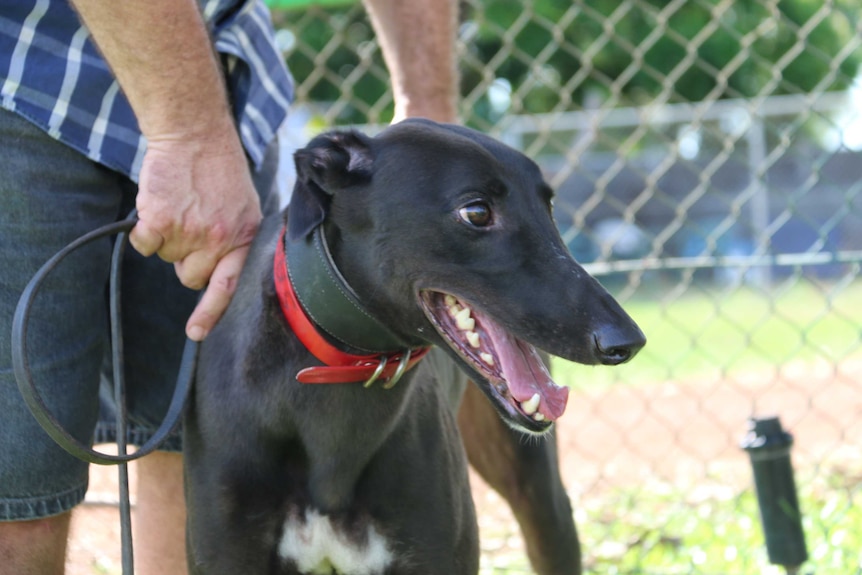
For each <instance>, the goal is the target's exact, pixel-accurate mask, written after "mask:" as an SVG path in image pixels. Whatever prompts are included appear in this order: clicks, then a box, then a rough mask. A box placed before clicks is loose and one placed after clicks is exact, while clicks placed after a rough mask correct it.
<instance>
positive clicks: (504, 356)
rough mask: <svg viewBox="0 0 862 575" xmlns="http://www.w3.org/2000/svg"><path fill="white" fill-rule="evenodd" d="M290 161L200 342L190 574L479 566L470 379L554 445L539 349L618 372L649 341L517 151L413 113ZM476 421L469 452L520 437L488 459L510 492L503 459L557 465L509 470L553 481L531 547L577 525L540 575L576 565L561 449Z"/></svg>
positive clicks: (519, 425) (558, 396)
mask: <svg viewBox="0 0 862 575" xmlns="http://www.w3.org/2000/svg"><path fill="white" fill-rule="evenodd" d="M295 161H296V168H297V184H296V187H295V189H294V192H293V197H292V199H291V203H290V207H289V209H288V211H287V212H286V216H282V217H274V218H268V219H267V220H265V221H264V223H263V225H262V226H261V230H260V232H259V234H258V237H257V238H256V240H255V243H254V245H253V247H252V250H251V253H250V255H249V258H248V262H247V264H246V267H245V270H244V272H243V275H242V278H241V279H240V284H239V287H238V289H237V293H236V295H235V296H234V298H233V302H232V303H231V306H230V308H229V309H228V311H227V313H226V315H225V316H224V317H223V318H222V320H221V321H220V322H219V324H218V325H217V326H216V328H215V329H214V330H213V331H212V333H211V334H210V335H209V337H208V338H207V340H206V341H205V342H204V344H203V346H202V348H201V352H200V360H199V366H198V372H197V379H196V384H195V385H196V387H195V392H194V397H193V400H192V402H191V406H190V409H189V412H188V415H187V416H186V420H185V425H184V430H185V431H184V433H185V450H186V451H185V453H186V455H185V457H186V490H187V503H188V509H189V541H188V545H189V566H190V570H191V572H192V573H195V574H207V575H213V574H226V575H227V574H229V575H237V574H249V575H258V574H294V573H302V574H315V575H317V574H336V573H337V574H342V575H373V574H399V575H401V574H417V575H419V574H421V575H429V574H441V575H454V574H475V573H476V572H477V571H478V565H479V551H478V535H477V526H476V518H475V511H474V507H473V501H472V499H471V495H470V488H469V485H468V477H467V463H466V458H465V453H464V449H463V447H462V444H461V440H460V435H459V429H458V425H457V424H456V421H455V413H456V410H457V407H458V403H459V401H460V400H461V398H462V395H463V393H464V389H465V386H466V385H467V383H468V377H469V378H470V379H471V380H472V381H474V382H476V385H477V386H478V388H479V389H481V390H482V391H483V392H484V394H485V395H486V396H487V401H486V402H485V403H486V405H488V404H489V405H493V407H494V408H496V411H497V412H498V414H499V416H500V420H502V421H503V422H505V423H506V424H507V425H508V426H509V427H510V428H512V429H514V430H518V432H519V433H520V432H527V433H532V434H542V433H545V432H547V431H549V429H550V428H551V426H552V424H553V422H554V420H556V419H557V418H559V417H560V415H562V413H563V411H564V409H565V405H566V399H567V392H568V390H567V389H565V388H562V387H559V386H557V385H556V384H555V383H554V382H553V381H552V380H551V378H550V376H549V375H548V372H547V370H546V369H545V368H544V366H543V362H542V360H541V357H540V355H539V353H538V352H537V349H541V350H544V351H546V352H548V353H551V354H555V355H558V356H561V357H564V358H567V359H570V360H574V361H577V362H581V363H588V364H597V363H600V364H608V365H614V364H619V363H622V362H624V361H626V360H628V359H629V358H630V357H631V356H632V355H634V354H635V353H636V352H637V351H638V350H639V349H640V348H641V347H642V346H643V345H644V343H645V339H644V336H643V334H642V333H641V331H640V330H639V329H638V327H637V326H636V325H635V323H634V322H633V321H632V320H631V318H629V316H628V315H626V313H625V312H624V311H623V310H622V309H621V308H620V306H619V305H618V304H617V303H616V301H615V300H614V299H613V298H612V297H611V296H610V295H608V293H607V292H606V291H605V290H604V289H603V288H602V287H601V286H600V285H599V284H598V282H596V281H595V280H594V279H593V278H592V277H590V276H589V275H588V274H587V273H586V272H585V271H584V270H583V269H582V268H581V267H580V266H579V265H578V264H577V263H575V261H574V260H573V259H572V258H571V257H570V256H569V254H568V253H567V251H566V248H565V246H564V245H563V243H562V241H561V239H560V237H559V234H558V232H557V230H556V228H555V226H554V224H553V220H552V216H551V196H552V192H551V189H550V188H549V186H548V185H547V184H546V183H545V182H544V180H543V178H542V176H541V174H540V171H539V169H538V167H537V166H536V164H534V163H533V162H532V161H530V160H529V159H528V158H527V157H525V156H524V155H522V154H520V153H519V152H516V151H515V150H513V149H511V148H508V147H506V146H504V145H503V144H501V143H499V142H497V141H495V140H493V139H491V138H489V137H487V136H484V135H482V134H480V133H477V132H474V131H472V130H469V129H466V128H462V127H457V126H451V125H439V124H435V123H433V122H429V121H424V120H411V121H406V122H402V123H400V124H397V125H395V126H392V127H390V128H388V129H387V130H385V131H384V132H382V133H381V134H380V135H379V136H377V137H375V138H369V137H367V136H364V135H362V134H359V133H356V132H352V131H336V132H331V133H327V134H324V135H322V136H319V137H317V138H315V139H314V140H313V141H311V142H310V144H309V145H308V146H307V147H306V148H304V149H302V150H299V151H298V152H297V153H296V154H295ZM430 346H436V347H437V348H439V349H435V350H433V351H431V352H430V353H429V347H430ZM363 382H364V383H365V385H363ZM471 385H472V384H471ZM472 402H473V403H474V404H475V400H473V401H472ZM477 413H479V415H482V414H481V408H478V411H477ZM477 417H478V416H477ZM471 423H473V421H472V420H471V418H469V417H466V418H463V417H462V427H464V426H467V427H470V432H469V433H468V434H467V435H468V442H467V446H468V451H470V452H471V455H474V454H476V453H478V452H479V451H481V449H485V450H497V449H498V446H497V445H493V444H489V445H485V446H481V445H477V441H481V440H482V439H483V438H484V437H488V436H492V438H493V439H495V440H497V439H500V438H503V439H505V440H507V441H508V447H507V449H508V450H509V451H508V453H509V455H504V456H499V457H496V456H495V457H492V458H491V459H490V460H489V459H485V460H484V461H485V464H484V465H483V464H482V463H481V461H480V465H479V467H480V469H481V468H482V467H484V468H485V471H486V472H488V473H491V474H494V473H496V475H497V477H496V479H497V480H499V481H498V483H506V478H505V477H503V475H505V473H506V471H505V470H502V471H501V470H500V469H499V467H500V463H499V462H500V461H507V462H509V463H512V464H513V465H515V466H516V467H517V463H518V461H519V454H526V456H527V457H529V458H531V459H533V460H535V461H530V462H529V463H530V464H531V465H535V468H534V469H535V470H536V472H537V473H540V474H541V473H543V472H547V473H548V474H549V477H540V478H538V479H534V478H531V473H533V472H531V471H530V470H529V469H527V470H524V469H518V470H516V469H513V470H512V471H511V474H512V475H511V477H512V479H513V480H514V481H522V480H524V478H527V479H526V481H528V482H530V481H534V482H535V485H538V486H539V487H538V489H537V493H533V494H530V495H527V496H526V497H525V498H524V500H523V501H520V502H518V503H517V504H516V505H515V511H516V515H519V519H522V518H524V520H522V527H524V526H525V523H526V527H527V529H525V533H526V534H527V535H528V538H527V539H528V542H530V541H531V540H532V544H531V557H533V558H534V559H535V557H536V556H537V555H538V554H540V553H542V552H543V549H542V546H543V544H542V543H541V542H538V541H537V539H538V537H537V534H538V535H541V534H542V533H543V532H544V533H547V532H548V529H547V527H551V528H553V527H555V526H562V528H563V529H564V530H565V529H567V530H566V531H565V533H564V537H566V538H569V539H568V541H567V542H566V541H563V542H562V543H560V541H561V540H560V539H559V538H556V539H555V538H554V536H553V534H550V535H549V541H550V543H548V544H544V547H545V548H546V549H547V548H548V547H549V546H557V547H560V546H561V545H563V546H564V545H565V543H568V546H569V548H570V549H569V550H566V549H548V551H549V552H550V553H552V554H556V555H557V557H554V558H551V559H550V560H549V561H547V562H546V564H545V565H544V566H542V567H541V569H542V572H543V573H551V572H554V573H557V572H563V571H561V570H562V569H572V570H577V569H578V566H577V565H572V564H571V560H570V559H569V558H567V555H568V556H569V557H571V556H573V555H574V556H575V557H576V555H577V543H576V541H575V540H574V527H573V526H572V524H571V511H570V508H569V506H568V500H567V499H566V497H565V493H564V491H563V490H562V488H561V484H560V482H559V476H558V474H557V471H556V461H555V459H554V457H555V454H554V451H553V448H551V449H547V448H546V447H541V446H535V444H536V443H537V442H535V441H530V442H521V444H523V445H521V444H519V442H518V441H517V438H516V436H515V434H514V433H512V434H510V433H508V432H507V431H503V432H501V431H500V430H499V429H497V430H493V427H494V426H493V425H489V424H488V423H487V421H484V422H482V421H476V426H475V427H471V426H470V424H471ZM477 429H478V431H477ZM488 430H491V431H488ZM530 444H533V445H534V447H532V448H530V447H525V445H530ZM513 446H514V447H513ZM477 459H478V460H482V457H481V456H480V455H478V456H477ZM492 460H493V461H492ZM489 461H491V462H490V463H488V462H489ZM524 463H527V462H524ZM495 468H496V470H495ZM492 479H493V478H492ZM504 491H506V490H505V489H504ZM517 491H518V488H517V487H516V488H514V489H509V490H508V495H510V496H512V497H510V499H517V498H518V497H517V494H516V492H517ZM527 491H532V489H527ZM531 498H532V499H531ZM531 503H536V504H537V505H556V506H557V507H558V508H557V509H545V510H539V511H538V512H535V513H529V512H527V510H526V507H528V506H529V505H531ZM519 508H520V511H521V512H522V513H520V514H519ZM560 508H562V510H563V511H562V517H561V516H560V515H561V514H560ZM566 515H568V517H566ZM543 518H547V519H548V526H544V527H543V526H542V525H539V524H537V522H540V521H541V520H542V519H543ZM567 526H570V527H567ZM531 536H532V537H531ZM572 549H574V550H572ZM555 561H557V562H558V563H559V564H558V565H556V566H554V562H555ZM567 562H568V563H569V564H568V566H565V564H566V563H567ZM540 563H541V561H540ZM554 569H560V571H554Z"/></svg>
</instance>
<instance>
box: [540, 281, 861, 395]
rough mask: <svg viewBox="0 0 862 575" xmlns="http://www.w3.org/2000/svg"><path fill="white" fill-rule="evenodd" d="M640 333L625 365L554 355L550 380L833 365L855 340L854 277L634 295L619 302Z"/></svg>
mask: <svg viewBox="0 0 862 575" xmlns="http://www.w3.org/2000/svg"><path fill="white" fill-rule="evenodd" d="M624 307H625V308H626V310H627V311H628V312H629V314H630V315H631V316H632V317H633V318H634V319H635V321H637V322H638V324H639V325H640V326H641V328H642V329H643V331H644V333H645V334H646V336H647V346H646V347H645V348H644V349H643V351H641V353H640V354H639V355H638V356H637V357H636V358H635V359H634V360H632V361H631V362H630V363H629V364H626V365H623V366H620V367H616V368H613V369H607V368H593V367H588V366H580V365H577V364H573V363H570V362H566V361H564V360H560V359H555V360H554V364H553V368H554V375H555V379H556V380H557V382H558V383H560V384H565V385H570V386H572V387H577V388H583V387H593V386H601V385H607V384H611V383H628V384H638V383H654V382H658V381H666V380H680V379H688V378H692V377H699V376H705V375H706V376H711V375H712V376H714V375H716V374H721V373H727V372H736V371H748V370H756V369H763V368H772V367H775V366H779V365H782V364H785V363H788V362H791V361H816V360H826V361H829V362H832V363H834V362H838V361H841V360H842V359H844V358H846V357H847V356H849V355H851V354H853V353H855V352H857V350H858V349H859V348H860V345H862V331H860V324H862V282H859V281H857V282H855V283H851V284H848V285H831V286H830V285H824V284H818V283H816V282H814V281H812V280H802V279H800V280H798V281H796V282H795V283H794V284H793V285H791V286H789V287H784V286H778V287H776V288H775V289H774V290H772V291H771V292H763V291H758V290H754V289H750V288H741V289H734V290H732V291H721V290H709V289H702V288H699V287H697V286H695V285H692V286H690V287H689V288H688V290H687V291H686V292H685V293H683V294H676V293H645V294H636V295H635V296H634V297H632V298H631V299H629V300H628V301H627V302H625V303H624Z"/></svg>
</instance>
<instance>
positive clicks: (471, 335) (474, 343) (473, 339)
mask: <svg viewBox="0 0 862 575" xmlns="http://www.w3.org/2000/svg"><path fill="white" fill-rule="evenodd" d="M465 335H466V336H467V343H469V344H470V347H473V348H476V349H479V334H478V333H476V332H475V331H468V332H467V333H466V334H465Z"/></svg>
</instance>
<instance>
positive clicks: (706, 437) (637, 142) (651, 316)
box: [270, 0, 862, 574]
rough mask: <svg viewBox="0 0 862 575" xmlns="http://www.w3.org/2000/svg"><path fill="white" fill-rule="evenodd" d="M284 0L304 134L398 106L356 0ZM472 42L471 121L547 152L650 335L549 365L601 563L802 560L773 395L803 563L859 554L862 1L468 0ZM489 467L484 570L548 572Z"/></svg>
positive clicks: (761, 569) (465, 58) (576, 249)
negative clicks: (623, 355)
mask: <svg viewBox="0 0 862 575" xmlns="http://www.w3.org/2000/svg"><path fill="white" fill-rule="evenodd" d="M270 5H271V7H272V10H273V17H274V21H275V24H276V28H277V29H278V38H279V42H280V45H281V47H282V49H283V51H284V55H285V58H286V60H287V62H288V64H289V66H290V68H291V70H292V72H293V74H294V76H295V78H296V80H297V96H298V100H297V103H296V108H295V111H294V113H293V114H292V115H291V116H290V119H289V122H288V125H287V126H286V127H285V130H284V133H283V140H282V141H283V142H284V146H285V149H286V151H288V152H289V151H290V149H291V148H295V147H299V146H302V145H303V144H304V143H305V142H306V141H307V140H308V139H309V138H310V137H312V136H313V135H315V134H316V133H318V132H319V131H321V130H323V129H325V128H328V127H332V126H342V125H351V126H358V127H360V128H363V129H369V130H374V129H376V127H379V126H381V125H385V124H387V123H388V122H389V120H390V118H391V115H392V98H391V95H390V93H389V92H388V91H387V89H388V81H387V73H386V70H385V68H384V66H383V63H382V59H381V54H380V50H379V47H378V45H377V43H376V42H375V40H374V38H373V34H372V29H371V26H370V25H369V23H368V21H367V18H366V15H365V12H364V10H363V9H362V6H361V4H359V3H358V2H338V1H336V2H323V3H317V4H314V3H313V4H309V3H308V2H304V1H290V0H271V1H270ZM458 48H459V63H460V71H461V96H462V100H461V107H460V113H461V117H462V119H463V121H464V122H465V123H466V124H467V125H469V126H472V127H474V128H477V129H480V130H483V131H486V132H488V133H490V134H492V135H494V136H496V137H498V138H501V139H502V140H504V141H506V142H508V143H509V144H510V145H512V146H514V147H516V148H518V149H520V150H522V151H524V152H526V153H527V154H528V155H530V156H531V157H532V158H534V159H535V160H536V161H537V162H538V163H539V164H540V166H541V167H542V169H543V171H544V173H545V175H546V178H547V179H548V181H549V183H551V185H552V186H553V187H554V188H555V190H556V194H557V195H556V200H555V210H556V213H555V216H556V221H557V224H558V226H559V229H560V232H561V234H562V236H563V238H564V240H565V242H566V244H567V245H568V247H569V248H570V250H571V252H572V254H573V255H574V256H575V257H576V259H578V260H579V261H580V262H581V263H583V264H586V266H587V267H588V269H589V270H590V271H591V272H592V273H593V274H594V275H596V276H597V277H598V278H599V279H600V280H601V281H602V283H604V285H605V286H606V287H607V288H608V289H609V290H610V291H611V292H612V293H613V294H614V295H615V296H616V297H617V298H618V299H619V300H621V301H622V303H623V304H624V306H625V307H626V308H627V310H628V311H629V312H630V313H631V315H632V316H633V317H634V318H635V319H636V320H637V321H638V323H639V324H640V325H641V326H642V328H643V330H644V332H645V333H646V334H647V337H648V340H649V343H648V345H647V347H646V348H645V349H644V350H643V351H642V352H641V353H640V355H639V356H638V357H637V358H636V359H635V360H634V361H632V362H631V363H630V364H628V365H625V366H623V367H620V368H614V369H611V368H587V367H583V366H575V365H571V364H568V363H565V362H562V361H557V362H555V363H554V365H553V368H554V375H555V378H556V379H557V380H558V382H560V383H565V384H567V385H569V386H571V388H572V395H571V396H570V400H569V409H568V411H567V413H566V415H565V416H564V417H563V419H562V420H561V422H560V424H559V437H560V458H561V462H562V472H563V476H564V480H565V482H566V486H567V489H568V492H569V495H570V497H571V499H572V503H573V505H574V508H575V516H576V520H577V522H578V528H579V530H580V534H581V542H582V546H583V552H584V561H585V566H586V570H587V572H590V573H602V574H604V573H607V574H617V573H619V574H635V573H637V574H647V573H649V574H676V573H698V574H701V573H703V574H707V573H708V574H719V573H720V574H755V573H783V572H784V570H783V569H782V568H779V567H777V566H774V565H771V564H770V562H769V558H768V557H767V552H766V549H765V547H764V536H763V532H762V531H761V523H760V516H759V512H758V506H757V502H756V498H755V495H754V481H753V478H752V468H751V465H750V463H749V458H748V455H747V454H746V452H745V451H743V450H742V449H741V447H740V442H741V440H742V439H743V436H744V435H745V434H746V431H747V430H748V420H749V418H751V417H765V416H770V415H777V416H779V417H780V419H781V423H782V425H783V426H784V428H785V429H786V430H788V431H789V432H790V433H791V434H792V435H793V438H794V444H793V447H792V462H793V466H794V468H795V473H796V478H795V481H796V485H797V487H798V493H799V502H800V508H801V513H802V517H803V519H802V525H803V528H804V532H805V536H806V544H807V546H806V548H807V554H808V560H807V561H806V562H805V563H804V564H803V566H802V572H805V573H823V574H826V573H830V574H854V573H855V574H859V573H862V346H860V343H862V341H860V340H862V281H860V262H862V193H860V189H862V155H860V150H862V80H860V75H859V74H860V72H862V71H860V68H859V64H860V59H862V5H860V4H859V3H858V2H855V1H850V0H833V1H823V0H780V1H775V0H687V1H686V0H622V1H620V0H580V1H575V2H564V1H561V0H533V1H515V0H466V1H463V2H462V3H461V15H460V28H459V41H458ZM285 169H286V170H287V171H288V172H289V162H288V163H287V164H286V168H285ZM288 172H286V173H285V178H286V181H287V178H289V173H288ZM473 479H474V480H475V490H476V494H477V504H478V507H479V513H480V521H481V530H482V551H483V555H482V573H483V574H491V573H495V574H497V573H499V574H503V573H512V574H515V573H530V572H531V571H530V569H529V566H528V563H527V561H526V558H525V556H524V551H523V549H522V545H521V542H520V536H519V534H518V531H517V527H516V524H515V523H514V521H513V520H512V517H511V514H510V513H509V511H508V509H507V508H506V506H505V505H504V504H503V502H502V501H501V499H499V498H498V497H496V496H495V494H493V493H491V492H489V491H488V490H487V488H485V487H484V486H483V485H482V484H481V481H479V480H478V479H477V478H475V477H474V478H473Z"/></svg>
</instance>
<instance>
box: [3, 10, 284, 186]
mask: <svg viewBox="0 0 862 575" xmlns="http://www.w3.org/2000/svg"><path fill="white" fill-rule="evenodd" d="M200 1H201V4H202V12H203V15H204V18H205V19H206V21H207V23H208V25H209V26H210V29H211V33H212V36H213V38H214V39H215V47H216V50H217V51H218V52H219V53H221V54H223V55H225V61H226V62H227V84H228V89H229V92H230V94H231V98H232V100H233V108H234V110H235V111H236V112H235V113H236V121H237V125H238V126H239V131H240V136H241V138H242V142H243V144H244V146H245V148H246V151H247V152H248V154H249V156H250V157H251V159H252V160H253V161H254V162H255V164H259V163H260V161H261V160H262V158H263V153H264V150H265V149H266V146H267V144H268V143H269V142H271V141H272V140H273V138H274V137H275V133H276V131H277V130H278V127H279V126H280V125H281V123H282V121H283V120H284V118H285V116H286V115H287V108H288V105H289V103H290V101H291V100H292V99H293V80H292V79H291V77H290V75H289V73H288V71H287V68H286V67H285V65H284V60H283V59H282V57H281V55H280V54H279V52H278V50H277V48H276V47H275V44H274V42H273V29H272V22H271V20H270V15H269V10H268V8H267V7H266V5H265V4H264V3H263V0H200ZM0 105H2V106H3V107H4V108H6V109H7V110H11V111H14V112H17V113H18V114H21V115H22V116H24V117H25V118H27V119H29V120H30V121H32V122H34V123H35V124H37V125H38V126H40V127H41V128H43V129H44V130H45V131H46V132H48V134H50V135H51V136H52V137H54V138H57V139H58V140H60V141H61V142H64V143H65V144H67V145H69V146H72V147H73V148H75V149H77V150H79V151H81V152H83V153H84V154H86V155H87V156H88V157H89V158H91V159H93V160H95V161H96V162H99V163H101V164H103V165H105V166H108V167H109V168H112V169H114V170H117V171H120V172H122V173H124V174H126V175H128V176H129V177H131V178H132V179H133V180H135V181H137V178H138V174H139V172H140V169H141V161H142V159H143V154H144V151H145V150H146V145H147V144H146V139H145V138H144V137H143V136H142V135H141V132H140V129H139V128H138V122H137V120H136V119H135V116H134V113H133V112H132V109H131V107H130V106H129V103H128V101H127V100H126V98H125V96H124V95H123V93H122V91H121V90H120V89H119V86H118V85H117V81H116V80H115V79H114V77H113V75H112V74H111V72H110V70H109V69H108V66H107V64H106V63H105V61H104V60H103V59H102V57H101V56H100V55H99V53H98V51H97V50H96V48H95V45H94V44H93V42H92V40H91V38H90V33H89V31H88V30H87V29H86V28H85V27H84V26H82V25H81V23H80V21H79V19H78V16H77V15H76V14H75V12H74V11H73V10H72V8H71V6H70V5H69V3H68V0H0Z"/></svg>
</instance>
